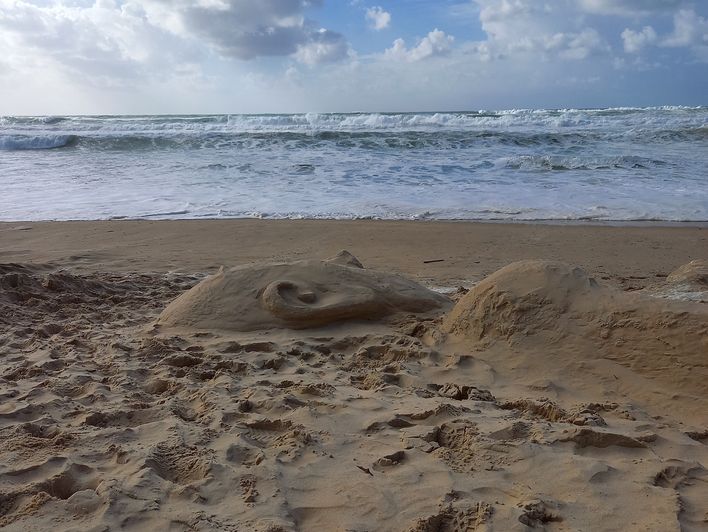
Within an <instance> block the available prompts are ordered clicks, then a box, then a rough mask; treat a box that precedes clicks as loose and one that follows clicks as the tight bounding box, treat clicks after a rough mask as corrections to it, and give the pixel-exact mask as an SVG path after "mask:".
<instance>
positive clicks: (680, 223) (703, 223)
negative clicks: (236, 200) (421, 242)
mask: <svg viewBox="0 0 708 532" xmlns="http://www.w3.org/2000/svg"><path fill="white" fill-rule="evenodd" d="M249 220H250V221H260V222H325V223H334V222H353V223H356V222H373V223H386V222H390V223H399V222H400V223H420V224H426V223H451V224H500V225H549V226H556V225H560V226H566V225H570V226H577V225H579V226H586V225H587V226H590V227H700V228H704V229H705V228H708V220H589V219H588V220H586V219H572V220H566V219H560V218H558V219H556V218H544V219H539V220H516V219H508V218H489V219H487V218H373V217H371V218H368V217H362V218H269V217H225V218H209V217H205V218H161V217H159V216H155V217H152V216H144V217H136V218H130V217H114V218H87V219H83V218H76V219H67V220H55V219H47V220H0V226H3V225H11V224H47V223H104V222H229V221H249Z"/></svg>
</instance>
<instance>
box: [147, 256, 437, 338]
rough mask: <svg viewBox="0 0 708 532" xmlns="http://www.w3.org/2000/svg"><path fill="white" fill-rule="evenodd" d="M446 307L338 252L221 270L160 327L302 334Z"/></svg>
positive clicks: (174, 306) (172, 308) (170, 310)
mask: <svg viewBox="0 0 708 532" xmlns="http://www.w3.org/2000/svg"><path fill="white" fill-rule="evenodd" d="M447 305H449V300H448V299H447V298H446V297H444V296H442V295H440V294H437V293H435V292H432V291H430V290H428V289H426V288H424V287H422V286H420V285H419V284H417V283H415V282H413V281H410V280H408V279H405V278H403V277H401V276H399V275H394V274H388V273H383V272H378V271H373V270H366V269H364V268H363V267H362V266H361V263H359V261H358V260H357V259H356V258H355V257H353V256H352V255H351V254H349V253H348V252H341V253H340V254H339V255H337V256H336V257H334V258H333V259H330V260H326V261H318V260H306V261H300V262H294V263H290V264H266V265H259V266H245V267H237V268H232V269H229V270H223V269H222V270H221V271H220V272H219V273H217V274H216V275H213V276H211V277H208V278H207V279H205V280H204V281H202V282H201V283H199V284H198V285H197V286H195V287H194V288H192V289H191V290H189V291H188V292H186V293H185V294H183V295H182V296H180V297H179V298H177V299H176V300H175V301H173V302H172V303H171V304H170V305H169V306H168V307H167V308H166V309H165V310H164V311H163V312H162V314H161V315H160V317H159V319H158V322H157V323H158V324H160V325H164V326H168V327H189V328H197V329H218V330H232V331H252V330H260V329H269V328H273V327H278V328H290V329H305V328H309V327H318V326H322V325H326V324H329V323H332V322H337V321H342V320H356V319H358V320H371V319H380V318H383V317H385V316H390V315H395V314H399V313H425V312H428V311H432V310H435V309H440V308H445V307H446V306H447Z"/></svg>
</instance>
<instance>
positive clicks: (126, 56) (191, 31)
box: [0, 0, 349, 87]
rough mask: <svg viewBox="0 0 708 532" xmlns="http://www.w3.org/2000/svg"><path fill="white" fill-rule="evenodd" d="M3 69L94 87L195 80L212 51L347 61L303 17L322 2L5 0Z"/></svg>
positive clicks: (341, 44) (330, 37)
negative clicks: (48, 72) (48, 73)
mask: <svg viewBox="0 0 708 532" xmlns="http://www.w3.org/2000/svg"><path fill="white" fill-rule="evenodd" d="M2 2H3V3H2V8H0V49H2V50H3V60H4V61H5V63H6V65H7V70H6V72H10V71H14V72H27V71H29V70H33V71H37V72H40V71H42V70H44V69H53V70H56V71H58V72H63V73H64V74H65V75H67V76H69V77H73V78H77V79H79V80H81V81H83V82H85V83H88V84H91V85H98V86H104V87H111V86H129V85H130V84H132V83H134V81H135V80H136V79H167V78H180V79H184V77H185V76H187V77H189V78H190V79H193V80H194V79H197V78H199V77H200V74H199V72H200V71H201V67H200V65H201V64H204V63H205V62H207V61H208V60H209V57H210V56H213V55H214V53H215V54H216V55H218V56H221V57H224V58H237V59H241V60H251V59H256V58H259V57H264V56H292V57H294V58H295V59H296V60H298V61H301V62H303V63H306V64H308V65H312V64H317V63H326V62H330V61H337V60H340V59H342V58H345V57H346V56H347V53H348V48H349V45H348V44H347V42H346V39H345V38H344V36H343V35H341V34H339V33H337V32H333V31H330V30H326V29H322V28H320V26H319V25H317V24H316V23H314V22H313V21H311V20H308V19H307V18H306V16H305V12H306V10H307V9H310V8H312V7H319V6H321V5H322V4H323V0H258V1H257V2H256V1H252V0H92V2H76V1H73V0H54V1H52V2H47V1H44V0H2Z"/></svg>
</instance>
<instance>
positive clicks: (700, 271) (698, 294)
mask: <svg viewBox="0 0 708 532" xmlns="http://www.w3.org/2000/svg"><path fill="white" fill-rule="evenodd" d="M647 293H648V294H649V295H652V296H654V297H662V298H665V299H674V300H679V301H696V302H701V303H708V261H705V260H692V261H691V262H689V263H688V264H684V265H683V266H681V267H680V268H677V269H676V270H674V271H673V272H671V273H670V274H669V276H668V277H667V278H666V282H665V283H664V284H663V285H661V286H657V287H652V288H650V289H648V290H647Z"/></svg>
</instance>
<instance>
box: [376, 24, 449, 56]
mask: <svg viewBox="0 0 708 532" xmlns="http://www.w3.org/2000/svg"><path fill="white" fill-rule="evenodd" d="M454 41H455V38H454V37H452V36H451V35H447V34H446V33H445V32H444V31H440V30H439V29H437V28H436V29H434V30H433V31H431V32H430V33H428V35H426V36H425V37H423V38H422V39H421V40H420V41H419V42H418V44H417V45H416V46H414V47H413V48H407V47H406V42H405V41H404V40H403V39H396V40H395V41H394V42H393V46H392V47H391V48H388V49H387V50H386V51H385V52H384V57H386V58H388V59H394V60H397V61H407V62H409V63H412V62H415V61H420V60H422V59H428V58H430V57H436V56H441V55H446V54H448V53H449V52H450V49H451V47H452V44H453V42H454Z"/></svg>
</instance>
